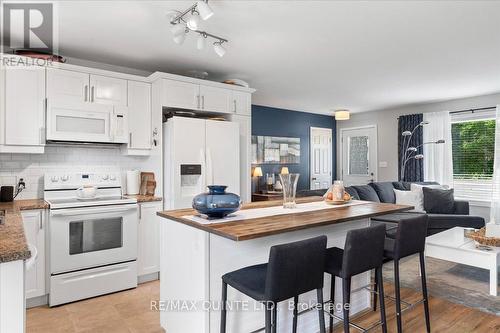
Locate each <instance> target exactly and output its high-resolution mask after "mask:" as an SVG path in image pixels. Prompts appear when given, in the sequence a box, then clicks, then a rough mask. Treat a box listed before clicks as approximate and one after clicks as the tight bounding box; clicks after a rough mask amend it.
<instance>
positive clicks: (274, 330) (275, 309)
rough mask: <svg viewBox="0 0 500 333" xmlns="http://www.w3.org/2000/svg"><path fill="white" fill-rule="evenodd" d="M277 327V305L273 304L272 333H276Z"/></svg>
mask: <svg viewBox="0 0 500 333" xmlns="http://www.w3.org/2000/svg"><path fill="white" fill-rule="evenodd" d="M277 326H278V303H273V329H272V333H276V330H277Z"/></svg>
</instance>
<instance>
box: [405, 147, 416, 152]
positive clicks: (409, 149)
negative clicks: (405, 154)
mask: <svg viewBox="0 0 500 333" xmlns="http://www.w3.org/2000/svg"><path fill="white" fill-rule="evenodd" d="M406 151H417V148H416V147H409V148H408V149H406Z"/></svg>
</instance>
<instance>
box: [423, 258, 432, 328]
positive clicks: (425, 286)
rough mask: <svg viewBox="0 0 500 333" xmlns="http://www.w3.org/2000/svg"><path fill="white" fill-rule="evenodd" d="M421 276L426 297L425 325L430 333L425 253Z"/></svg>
mask: <svg viewBox="0 0 500 333" xmlns="http://www.w3.org/2000/svg"><path fill="white" fill-rule="evenodd" d="M420 275H421V277H420V278H421V279H422V296H423V297H424V312H425V325H426V327H427V333H430V332H431V320H430V316H429V299H428V296H427V280H426V279H427V278H426V276H425V257H424V253H423V252H420Z"/></svg>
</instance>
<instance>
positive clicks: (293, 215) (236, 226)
mask: <svg viewBox="0 0 500 333" xmlns="http://www.w3.org/2000/svg"><path fill="white" fill-rule="evenodd" d="M322 200H323V198H322V197H307V198H299V199H297V200H296V202H297V204H301V203H309V202H320V201H322ZM358 202H360V201H358ZM360 203H361V202H360ZM281 204H282V202H281V201H280V200H276V201H266V202H253V203H248V204H244V205H243V207H242V208H241V209H242V210H245V209H257V208H267V207H273V206H280V205H281ZM410 209H413V207H412V206H406V205H396V204H388V203H375V202H369V201H363V202H362V204H357V205H352V206H346V207H335V208H334V209H330V208H326V209H321V210H315V211H308V212H294V210H293V209H290V214H280V215H273V216H267V217H260V218H252V219H241V220H237V221H230V222H221V223H212V224H202V223H198V222H195V221H193V220H191V219H187V218H186V216H191V215H197V214H198V213H197V212H196V211H195V210H193V209H178V210H169V211H162V212H158V213H157V214H158V215H159V216H161V217H164V218H166V219H168V220H169V221H176V222H179V223H183V224H186V225H189V226H192V227H195V228H198V229H201V230H204V231H206V232H209V233H212V234H216V235H218V236H222V237H225V238H228V239H231V240H234V241H244V240H249V239H255V238H260V237H266V236H271V235H276V234H281V233H285V232H290V231H296V230H301V229H308V228H313V227H319V226H325V225H330V224H337V223H342V222H348V221H352V220H358V219H363V218H370V217H374V216H379V215H385V214H390V213H396V212H402V211H406V210H410Z"/></svg>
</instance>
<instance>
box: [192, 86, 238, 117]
mask: <svg viewBox="0 0 500 333" xmlns="http://www.w3.org/2000/svg"><path fill="white" fill-rule="evenodd" d="M200 99H201V105H200V106H201V107H200V108H199V109H200V110H203V111H213V112H220V113H228V112H230V111H229V104H230V100H231V90H228V89H224V88H218V87H212V86H200Z"/></svg>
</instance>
